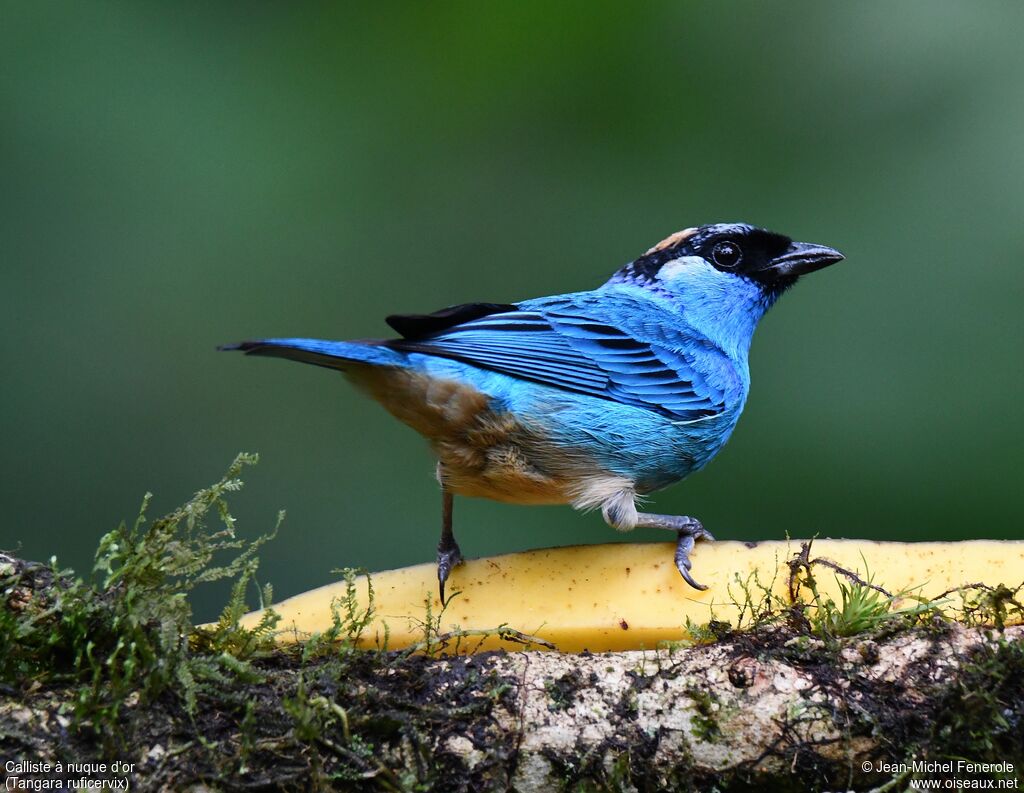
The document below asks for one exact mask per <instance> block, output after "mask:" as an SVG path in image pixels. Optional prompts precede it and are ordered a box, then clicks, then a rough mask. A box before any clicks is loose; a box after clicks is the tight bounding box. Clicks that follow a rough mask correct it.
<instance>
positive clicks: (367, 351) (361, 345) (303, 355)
mask: <svg viewBox="0 0 1024 793" xmlns="http://www.w3.org/2000/svg"><path fill="white" fill-rule="evenodd" d="M217 349H218V350H239V351H241V352H244V353H245V354H246V355H269V356H272V357H275V358H288V359H289V360H292V361H301V362H302V363H311V364H314V365H315V366H325V367H327V368H328V369H346V368H348V366H349V365H350V364H352V363H362V364H370V365H371V366H404V365H406V358H405V355H403V354H402V353H401V352H398V351H397V350H393V349H391V348H390V347H386V346H384V345H383V344H382V343H381V342H379V341H325V340H324V339H259V340H257V341H243V342H239V343H238V344H222V345H221V346H220V347H218V348H217Z"/></svg>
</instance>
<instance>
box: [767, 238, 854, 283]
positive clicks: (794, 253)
mask: <svg viewBox="0 0 1024 793" xmlns="http://www.w3.org/2000/svg"><path fill="white" fill-rule="evenodd" d="M844 258H846V257H845V256H843V254H841V253H840V252H839V251H837V250H836V249H835V248H827V247H825V246H824V245H815V244H813V243H810V242H794V243H793V244H792V245H790V246H789V247H788V248H787V249H786V252H785V253H783V254H781V255H780V256H776V257H775V258H774V259H772V260H771V262H770V263H769V264H768V266H767V267H766V268H765V269H764V270H762V272H763V273H764V274H765V275H767V276H770V277H772V278H775V279H793V280H795V279H796V278H798V277H799V276H801V275H807V273H813V272H814V271H815V270H821V269H824V268H825V267H828V266H829V265H830V264H835V263H836V262H841V261H842V260H843V259H844Z"/></svg>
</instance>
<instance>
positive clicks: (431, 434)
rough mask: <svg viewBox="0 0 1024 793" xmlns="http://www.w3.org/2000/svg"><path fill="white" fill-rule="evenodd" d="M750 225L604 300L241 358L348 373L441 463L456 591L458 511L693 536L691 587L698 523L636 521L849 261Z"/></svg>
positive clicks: (483, 315)
mask: <svg viewBox="0 0 1024 793" xmlns="http://www.w3.org/2000/svg"><path fill="white" fill-rule="evenodd" d="M842 258H843V255H842V254H841V253H839V252H838V251H836V250H833V249H832V248H827V247H824V246H822V245H812V244H809V243H803V242H793V241H792V240H791V239H790V238H789V237H786V236H783V235H781V234H776V233H774V232H770V231H765V230H764V229H759V228H755V227H754V226H750V225H748V224H745V223H720V224H714V225H708V226H701V227H699V228H689V229H685V230H683V231H680V232H677V233H675V234H673V235H671V236H670V237H668V238H667V239H665V240H663V241H662V242H660V243H658V244H657V245H655V246H654V247H653V248H651V249H650V250H648V251H647V252H646V253H645V254H644V255H643V256H641V257H639V258H638V259H636V260H635V261H632V262H630V263H629V264H627V265H625V266H624V267H622V268H621V269H620V270H618V271H617V272H616V273H615V274H614V275H612V277H611V279H610V280H608V282H607V283H605V284H604V285H603V286H601V287H598V288H597V289H594V290H591V291H588V292H573V293H571V294H564V295H555V296H553V297H540V298H535V299H533V300H524V301H522V302H520V303H469V304H465V305H458V306H452V307H450V308H445V309H442V310H441V311H437V312H435V313H433V314H396V315H392V316H389V317H387V323H388V324H389V325H390V326H391V327H392V328H393V329H394V330H395V331H397V333H398V334H399V335H400V336H401V338H398V339H388V340H377V339H372V340H359V341H325V340H321V339H263V340H260V341H246V342H242V343H240V344H233V345H226V346H224V347H222V348H220V349H227V350H241V351H243V352H245V353H247V354H249V355H269V356H276V357H279V358H289V359H291V360H295V361H302V362H304V363H311V364H316V365H317V366H324V367H327V368H329V369H338V370H341V371H342V372H344V373H345V375H347V376H348V378H349V379H350V380H351V381H352V382H353V383H354V384H355V385H356V386H357V387H359V388H361V389H362V390H364V391H365V392H366V393H368V394H369V395H370V396H371V397H373V398H374V399H376V400H377V401H378V402H380V403H381V404H382V405H383V406H384V407H385V408H386V409H387V410H388V411H390V412H391V413H392V414H393V415H394V416H395V417H396V418H398V419H399V420H400V421H403V422H405V423H406V424H408V425H409V426H410V427H412V428H413V429H415V430H416V431H417V432H419V433H420V434H421V435H423V436H425V437H426V438H427V440H428V441H429V442H430V444H431V446H432V447H433V449H434V452H435V453H436V455H437V458H438V464H437V478H438V481H439V482H440V485H441V492H442V510H441V515H442V518H441V540H440V543H439V544H438V549H437V576H438V584H439V589H440V594H441V602H442V603H443V602H444V599H445V582H446V581H447V579H448V576H449V574H450V572H451V570H452V568H453V567H454V566H455V565H457V564H459V563H460V562H461V561H462V554H461V552H460V550H459V546H458V544H457V543H456V541H455V535H454V534H453V532H452V501H453V496H454V495H456V494H457V495H462V496H479V497H483V498H490V499H495V500H497V501H507V502H511V503H517V504H571V505H572V506H573V507H575V508H576V509H593V508H600V509H601V512H602V514H603V516H604V519H605V521H606V522H607V523H608V524H609V525H610V526H612V527H613V528H615V529H620V530H623V531H628V530H630V529H633V528H635V527H638V526H641V527H649V528H659V529H668V530H670V531H673V532H675V533H676V534H677V537H678V541H677V545H676V553H675V563H676V567H677V568H678V570H679V572H680V574H681V575H682V576H683V578H684V579H685V580H686V582H687V583H689V584H690V586H692V587H695V588H697V589H706V587H705V586H703V585H701V584H698V583H697V582H696V581H695V580H694V578H693V576H692V575H691V574H690V567H691V562H690V558H689V557H690V552H691V551H692V549H693V546H694V542H695V540H698V539H706V540H712V539H714V538H713V537H712V536H711V534H710V533H709V532H708V531H707V530H706V529H705V528H704V527H703V525H702V524H701V522H700V521H699V520H697V519H696V518H692V517H688V516H679V515H656V514H652V513H648V512H640V511H638V510H637V506H636V503H637V499H638V497H640V496H643V495H646V494H648V493H651V492H654V491H655V490H660V489H661V488H663V487H665V486H667V485H670V484H672V483H673V482H678V481H679V480H680V479H683V478H684V477H686V476H688V475H689V474H691V473H693V472H694V471H697V470H699V469H701V468H703V467H704V465H706V464H707V462H708V461H709V460H710V459H711V458H712V457H714V456H715V454H716V453H717V452H718V450H719V449H721V448H722V446H723V444H725V442H726V441H727V440H728V438H729V435H730V434H731V433H732V431H733V428H734V427H735V426H736V421H737V420H738V419H739V416H740V412H741V411H742V410H743V405H744V403H745V402H746V399H747V393H748V390H749V388H750V372H749V368H748V364H747V356H748V351H749V349H750V341H751V337H752V335H753V333H754V328H755V327H756V326H757V323H758V320H760V319H761V317H762V316H763V315H764V313H765V312H766V311H767V310H768V309H769V308H770V307H771V306H772V304H773V303H775V301H776V300H778V298H779V296H780V295H781V294H782V293H783V292H784V291H786V289H788V288H789V287H791V286H792V285H793V284H794V283H796V281H797V279H798V278H799V277H800V276H802V275H806V274H807V273H811V272H814V271H815V270H820V269H822V268H823V267H827V266H828V265H830V264H833V263H835V262H838V261H840V260H842Z"/></svg>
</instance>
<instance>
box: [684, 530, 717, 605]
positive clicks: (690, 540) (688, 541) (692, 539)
mask: <svg viewBox="0 0 1024 793" xmlns="http://www.w3.org/2000/svg"><path fill="white" fill-rule="evenodd" d="M694 523H696V525H695V526H691V527H688V528H686V529H681V530H680V531H679V542H678V544H677V545H676V569H677V570H678V571H679V575H681V576H682V577H683V580H684V581H685V582H686V583H687V584H689V585H690V586H692V587H693V588H694V589H699V590H700V591H702V592H703V591H704V590H705V589H707V586H706V585H704V584H698V583H697V581H695V580H694V578H693V576H692V575H690V568H691V567H692V566H693V563H692V562H691V561H690V551H692V550H693V546H694V544H695V543H696V541H697V540H698V539H700V540H713V539H714V537H712V536H711V532H709V531H708V530H707V529H705V528H704V527H703V526H701V525H700V523H697V522H696V521H694Z"/></svg>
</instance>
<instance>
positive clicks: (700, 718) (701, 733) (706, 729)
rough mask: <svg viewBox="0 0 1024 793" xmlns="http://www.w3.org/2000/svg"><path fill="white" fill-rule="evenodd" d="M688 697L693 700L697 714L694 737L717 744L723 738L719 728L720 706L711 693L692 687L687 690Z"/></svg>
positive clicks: (693, 719)
mask: <svg viewBox="0 0 1024 793" xmlns="http://www.w3.org/2000/svg"><path fill="white" fill-rule="evenodd" d="M686 694H687V696H689V697H690V699H691V700H693V705H694V709H695V711H696V712H695V713H694V714H693V716H692V723H693V736H694V737H695V738H696V739H697V740H699V741H704V742H705V743H715V742H717V741H718V740H719V739H720V738H721V737H722V730H721V728H720V727H719V726H718V712H717V710H718V705H717V702H716V701H715V698H714V696H713V695H712V694H711V692H710V691H707V690H705V689H702V688H696V687H695V686H691V687H690V688H688V689H686Z"/></svg>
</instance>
